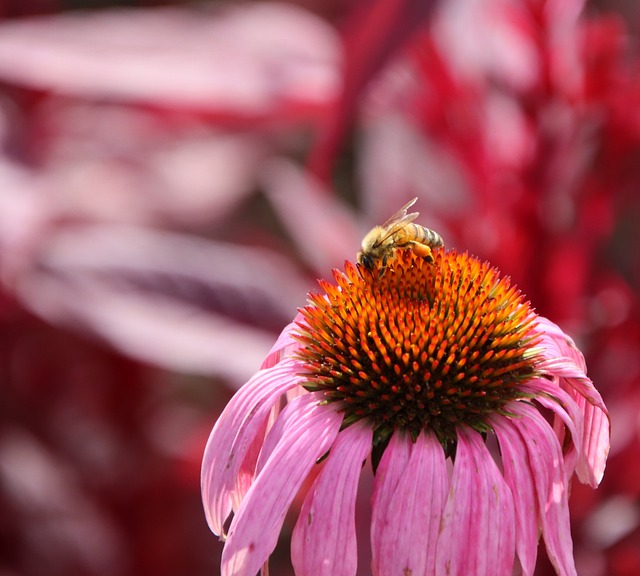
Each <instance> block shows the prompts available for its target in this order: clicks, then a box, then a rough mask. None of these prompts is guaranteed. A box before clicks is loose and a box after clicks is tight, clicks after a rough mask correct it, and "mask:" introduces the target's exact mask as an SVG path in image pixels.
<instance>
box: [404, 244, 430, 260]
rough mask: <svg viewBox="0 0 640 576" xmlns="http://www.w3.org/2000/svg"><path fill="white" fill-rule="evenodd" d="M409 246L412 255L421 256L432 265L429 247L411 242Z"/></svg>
mask: <svg viewBox="0 0 640 576" xmlns="http://www.w3.org/2000/svg"><path fill="white" fill-rule="evenodd" d="M410 246H411V250H413V253H414V254H417V255H418V256H422V257H423V258H424V259H425V260H426V261H427V262H429V263H433V253H432V252H431V248H430V247H429V246H427V245H426V244H419V243H418V242H412V243H411V244H410Z"/></svg>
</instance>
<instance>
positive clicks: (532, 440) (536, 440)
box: [509, 402, 576, 576]
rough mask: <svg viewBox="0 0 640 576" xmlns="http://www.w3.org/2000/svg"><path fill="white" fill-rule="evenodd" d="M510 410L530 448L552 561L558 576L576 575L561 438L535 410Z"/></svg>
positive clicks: (521, 407) (519, 405) (526, 407)
mask: <svg viewBox="0 0 640 576" xmlns="http://www.w3.org/2000/svg"><path fill="white" fill-rule="evenodd" d="M509 409H510V410H511V411H512V412H513V413H514V414H516V415H517V416H519V417H520V418H519V419H518V420H517V421H514V427H515V428H516V429H517V430H518V432H519V433H520V435H521V438H522V441H523V443H524V444H525V445H526V447H527V451H528V460H529V466H530V467H531V470H532V472H533V479H534V482H535V486H536V494H537V497H538V514H539V517H540V522H541V524H542V534H543V537H544V541H545V544H546V548H547V553H548V555H549V559H550V560H551V563H552V564H553V565H554V567H555V569H556V571H557V572H558V574H560V575H562V576H565V575H573V574H576V568H575V564H574V560H573V543H572V541H571V527H570V523H569V505H568V494H567V492H568V480H567V474H566V471H565V469H564V463H563V458H562V448H561V447H560V443H559V442H558V438H557V436H556V434H555V432H554V431H553V428H551V426H550V425H549V423H548V422H547V421H546V420H545V419H544V418H543V417H542V415H541V414H540V413H539V412H538V411H537V410H536V409H535V407H533V406H530V405H528V404H526V403H524V402H514V403H512V404H510V405H509Z"/></svg>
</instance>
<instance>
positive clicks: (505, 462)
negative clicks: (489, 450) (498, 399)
mask: <svg viewBox="0 0 640 576" xmlns="http://www.w3.org/2000/svg"><path fill="white" fill-rule="evenodd" d="M491 424H492V426H493V430H494V432H495V434H496V436H497V438H498V443H499V444H500V453H501V455H502V466H503V468H504V479H505V481H506V483H507V485H508V486H509V487H510V488H511V493H512V495H513V500H514V505H515V518H516V550H517V552H518V557H519V558H520V565H521V566H522V573H523V574H524V576H529V575H532V574H533V571H534V569H535V567H536V557H537V554H538V525H539V520H538V505H537V502H536V496H535V494H536V493H535V487H534V482H533V471H532V469H531V465H530V464H529V455H528V451H527V447H526V445H525V443H524V442H523V441H522V438H521V437H520V434H519V432H518V425H517V422H513V421H512V420H511V419H510V418H505V417H503V416H497V415H495V416H493V417H492V418H491Z"/></svg>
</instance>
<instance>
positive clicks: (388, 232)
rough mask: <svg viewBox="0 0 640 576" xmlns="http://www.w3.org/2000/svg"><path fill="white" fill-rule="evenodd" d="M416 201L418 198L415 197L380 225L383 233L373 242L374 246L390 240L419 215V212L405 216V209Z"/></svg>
mask: <svg viewBox="0 0 640 576" xmlns="http://www.w3.org/2000/svg"><path fill="white" fill-rule="evenodd" d="M417 199H418V198H417V197H416V198H414V199H413V200H411V201H410V202H407V203H406V204H405V205H404V206H403V207H402V208H400V210H398V211H397V212H396V213H395V214H394V215H393V216H391V218H389V220H387V221H386V222H385V223H384V224H383V225H382V228H383V229H384V231H385V233H384V235H383V236H381V237H380V238H378V240H377V241H376V242H375V245H376V246H380V245H381V244H384V243H385V242H386V241H387V240H388V239H389V238H391V236H393V235H394V234H395V233H396V232H398V230H402V228H403V227H404V226H405V225H406V224H408V223H409V222H413V221H414V220H415V219H416V218H417V217H418V216H419V215H420V212H411V213H410V214H407V208H410V207H411V206H413V205H414V204H415V203H416V200H417Z"/></svg>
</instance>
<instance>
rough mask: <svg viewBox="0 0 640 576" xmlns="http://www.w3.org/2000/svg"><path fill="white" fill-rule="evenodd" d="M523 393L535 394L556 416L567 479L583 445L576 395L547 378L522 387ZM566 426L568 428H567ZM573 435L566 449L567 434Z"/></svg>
mask: <svg viewBox="0 0 640 576" xmlns="http://www.w3.org/2000/svg"><path fill="white" fill-rule="evenodd" d="M521 389H522V391H523V392H528V393H530V394H535V396H536V400H537V401H538V402H539V403H540V404H542V406H544V407H545V408H547V409H549V410H551V411H552V412H553V413H554V415H555V421H554V430H555V432H556V434H557V436H558V440H559V442H560V444H562V445H563V446H565V448H564V456H563V457H564V465H565V470H566V473H567V477H569V476H571V474H573V471H574V470H575V468H576V465H577V462H578V458H579V456H580V453H581V452H582V444H583V433H582V430H583V421H584V418H583V413H582V410H581V409H580V406H579V405H578V403H577V402H576V399H575V395H572V394H569V393H568V392H565V391H564V390H563V389H562V388H559V387H558V386H557V384H555V383H554V382H552V381H549V380H548V379H547V378H535V379H533V380H530V381H529V382H527V383H526V384H523V385H522V386H521ZM565 426H566V428H565ZM567 429H568V430H569V432H570V433H571V443H570V444H569V447H568V448H567V447H566V445H565V444H566V443H565V441H564V440H565V435H566V434H565V432H566V430H567Z"/></svg>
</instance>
